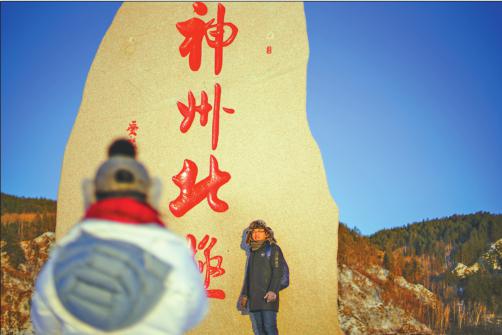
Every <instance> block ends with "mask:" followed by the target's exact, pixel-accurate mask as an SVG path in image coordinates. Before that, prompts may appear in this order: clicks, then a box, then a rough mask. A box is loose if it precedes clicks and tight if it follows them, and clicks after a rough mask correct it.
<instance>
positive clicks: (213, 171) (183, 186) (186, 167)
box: [169, 155, 231, 217]
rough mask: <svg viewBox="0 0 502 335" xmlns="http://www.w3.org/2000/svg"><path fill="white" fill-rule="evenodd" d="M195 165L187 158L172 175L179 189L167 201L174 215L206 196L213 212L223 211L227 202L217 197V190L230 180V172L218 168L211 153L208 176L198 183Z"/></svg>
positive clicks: (181, 213)
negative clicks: (176, 172) (180, 167)
mask: <svg viewBox="0 0 502 335" xmlns="http://www.w3.org/2000/svg"><path fill="white" fill-rule="evenodd" d="M197 173H198V168H197V165H196V164H195V163H194V162H192V161H191V160H189V159H185V162H184V163H183V168H182V169H181V171H180V173H178V174H177V175H176V176H174V177H173V182H174V184H175V185H176V186H178V187H179V189H180V194H179V195H178V197H177V198H176V199H174V200H173V201H171V202H170V203H169V210H170V211H171V213H173V215H174V216H176V217H181V216H183V215H185V214H186V213H187V212H188V211H189V210H190V209H192V208H193V207H195V206H196V205H198V204H199V203H200V202H201V201H202V200H204V198H207V202H208V203H209V207H211V208H212V209H213V210H214V211H215V212H224V211H226V210H227V209H228V204H227V203H226V202H225V201H223V200H221V199H219V198H218V190H219V188H220V187H221V186H223V185H224V184H226V183H227V182H228V181H229V180H230V177H231V176H230V173H228V172H225V171H221V170H220V169H219V168H218V161H217V160H216V158H215V157H214V156H213V155H211V158H210V162H209V176H208V177H206V178H204V179H202V180H201V181H199V182H198V183H195V181H196V180H197Z"/></svg>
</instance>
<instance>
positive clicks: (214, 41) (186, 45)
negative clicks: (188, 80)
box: [176, 2, 239, 75]
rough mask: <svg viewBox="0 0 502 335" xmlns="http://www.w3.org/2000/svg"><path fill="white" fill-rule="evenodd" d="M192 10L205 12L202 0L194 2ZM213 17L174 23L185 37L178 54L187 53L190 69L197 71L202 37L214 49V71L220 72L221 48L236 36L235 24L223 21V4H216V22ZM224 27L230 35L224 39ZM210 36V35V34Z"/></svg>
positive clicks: (198, 13)
mask: <svg viewBox="0 0 502 335" xmlns="http://www.w3.org/2000/svg"><path fill="white" fill-rule="evenodd" d="M193 8H194V12H195V13H196V14H197V15H200V16H204V15H206V14H207V7H206V5H205V4H204V3H203V2H195V3H194V5H193ZM213 23H214V19H211V20H209V21H208V22H205V21H203V20H201V19H199V18H197V17H194V18H191V19H189V20H187V21H183V22H178V23H176V28H177V29H178V31H179V32H180V33H181V34H182V35H183V36H184V37H185V40H184V41H183V42H182V43H181V45H180V46H179V51H180V55H181V56H182V57H186V56H187V55H188V63H189V65H190V69H191V70H192V71H198V70H199V68H200V63H201V58H202V41H203V40H204V38H205V39H206V41H207V44H208V45H209V47H211V48H213V49H214V73H215V74H217V75H218V74H220V72H221V68H222V66H223V48H224V47H227V46H229V45H230V44H231V43H232V42H233V41H234V39H235V37H236V36H237V32H238V31H239V29H237V26H236V25H234V24H233V23H230V22H225V6H223V5H222V4H218V13H217V16H216V23H214V24H213ZM225 27H228V28H229V29H230V36H229V37H228V38H227V39H225V38H224V34H225ZM209 35H210V36H211V37H210V36H209Z"/></svg>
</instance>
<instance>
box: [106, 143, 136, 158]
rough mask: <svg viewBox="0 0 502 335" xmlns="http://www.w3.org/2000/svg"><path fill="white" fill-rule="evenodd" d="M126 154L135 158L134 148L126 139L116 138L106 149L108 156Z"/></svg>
mask: <svg viewBox="0 0 502 335" xmlns="http://www.w3.org/2000/svg"><path fill="white" fill-rule="evenodd" d="M113 156H127V157H131V158H136V148H135V147H134V145H132V143H131V142H129V141H128V140H126V139H120V140H116V141H115V142H113V143H112V145H110V148H109V149H108V157H113Z"/></svg>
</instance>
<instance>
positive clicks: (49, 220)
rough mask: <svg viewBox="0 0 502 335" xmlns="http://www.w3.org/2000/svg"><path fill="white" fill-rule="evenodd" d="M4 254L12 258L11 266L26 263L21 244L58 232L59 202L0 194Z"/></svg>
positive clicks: (0, 235)
mask: <svg viewBox="0 0 502 335" xmlns="http://www.w3.org/2000/svg"><path fill="white" fill-rule="evenodd" d="M1 203H2V216H1V228H2V229H1V234H0V240H1V241H2V243H1V246H2V248H1V249H2V251H5V252H6V253H7V254H8V255H9V262H10V263H11V265H12V266H14V267H18V266H19V265H20V264H22V263H24V262H25V261H26V260H25V257H24V253H23V252H22V250H21V247H20V242H21V241H28V240H32V239H34V238H35V237H37V236H40V235H42V234H43V233H46V232H54V231H55V229H56V201H54V200H48V199H42V198H39V199H34V198H24V197H16V196H12V195H8V194H5V193H2V194H1Z"/></svg>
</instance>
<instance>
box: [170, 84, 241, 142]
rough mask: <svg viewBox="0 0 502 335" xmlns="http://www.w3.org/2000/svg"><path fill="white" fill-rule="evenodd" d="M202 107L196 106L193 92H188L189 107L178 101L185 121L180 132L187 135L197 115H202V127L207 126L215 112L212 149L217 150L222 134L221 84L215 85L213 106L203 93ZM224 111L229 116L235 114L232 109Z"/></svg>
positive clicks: (182, 122) (203, 92)
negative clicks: (209, 118) (211, 114)
mask: <svg viewBox="0 0 502 335" xmlns="http://www.w3.org/2000/svg"><path fill="white" fill-rule="evenodd" d="M200 96H201V98H200V105H197V104H196V101H195V97H194V95H193V93H192V91H188V106H187V105H185V104H184V103H182V102H180V101H178V110H179V112H180V113H181V115H183V121H181V124H180V130H181V132H182V133H186V132H187V131H188V130H189V129H190V127H191V126H192V123H193V121H194V119H195V113H199V114H200V125H201V126H203V127H204V126H205V125H206V124H207V120H208V115H209V112H210V111H211V110H212V111H213V125H212V137H211V147H212V149H213V150H216V148H217V147H218V138H219V134H220V101H221V86H220V84H215V85H214V101H213V106H211V105H210V104H209V103H208V98H207V93H206V92H205V91H202V92H201V95H200ZM222 109H223V111H224V112H226V113H229V114H233V113H235V110H234V109H232V108H227V107H222Z"/></svg>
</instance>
